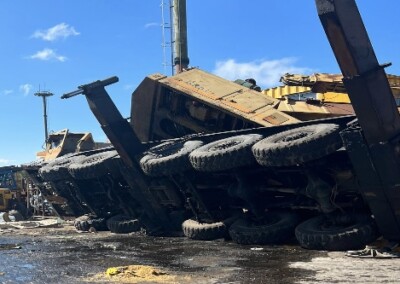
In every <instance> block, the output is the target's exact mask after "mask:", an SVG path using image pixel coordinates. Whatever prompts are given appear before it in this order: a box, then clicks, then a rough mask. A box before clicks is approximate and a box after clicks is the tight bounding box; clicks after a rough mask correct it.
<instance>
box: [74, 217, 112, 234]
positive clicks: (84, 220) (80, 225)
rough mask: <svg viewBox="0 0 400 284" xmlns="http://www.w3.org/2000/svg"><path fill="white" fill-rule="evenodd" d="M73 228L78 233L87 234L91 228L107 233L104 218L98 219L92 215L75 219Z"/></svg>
mask: <svg viewBox="0 0 400 284" xmlns="http://www.w3.org/2000/svg"><path fill="white" fill-rule="evenodd" d="M74 227H75V229H76V230H78V231H83V232H87V231H89V229H90V228H91V227H93V228H94V229H96V231H107V230H108V228H107V226H106V219H105V218H98V217H95V216H93V215H83V216H80V217H78V218H76V219H75V221H74Z"/></svg>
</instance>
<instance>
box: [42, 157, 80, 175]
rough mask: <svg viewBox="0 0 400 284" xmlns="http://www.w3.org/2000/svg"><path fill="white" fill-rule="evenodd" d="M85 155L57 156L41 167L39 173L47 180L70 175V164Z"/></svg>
mask: <svg viewBox="0 0 400 284" xmlns="http://www.w3.org/2000/svg"><path fill="white" fill-rule="evenodd" d="M83 158H84V156H82V155H78V156H65V157H59V158H56V159H55V160H54V161H52V162H50V163H48V164H47V165H45V166H44V167H42V168H40V169H39V174H40V176H41V177H42V178H43V180H45V181H58V180H62V179H65V178H66V177H69V176H70V175H69V172H68V166H69V165H70V164H72V163H76V162H78V161H80V160H81V159H83Z"/></svg>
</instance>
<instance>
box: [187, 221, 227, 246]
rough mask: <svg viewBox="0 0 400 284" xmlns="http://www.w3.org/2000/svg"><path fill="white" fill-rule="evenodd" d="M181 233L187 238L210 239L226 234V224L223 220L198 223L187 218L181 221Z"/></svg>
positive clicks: (222, 236) (220, 237) (219, 237)
mask: <svg viewBox="0 0 400 284" xmlns="http://www.w3.org/2000/svg"><path fill="white" fill-rule="evenodd" d="M182 230H183V234H184V235H185V236H186V237H188V238H189V239H193V240H204V241H212V240H216V239H222V238H225V237H226V236H227V226H226V225H225V223H224V222H215V223H199V222H198V221H195V220H192V219H188V220H186V221H185V222H183V223H182Z"/></svg>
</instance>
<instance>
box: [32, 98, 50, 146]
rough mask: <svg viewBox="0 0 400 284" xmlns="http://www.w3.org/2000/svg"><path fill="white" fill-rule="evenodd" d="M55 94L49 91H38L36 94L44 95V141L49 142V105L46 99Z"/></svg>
mask: <svg viewBox="0 0 400 284" xmlns="http://www.w3.org/2000/svg"><path fill="white" fill-rule="evenodd" d="M53 95H54V94H53V93H51V92H48V91H42V92H40V91H39V92H36V93H35V96H38V97H42V99H43V117H44V136H45V137H44V139H45V140H44V142H45V143H47V139H48V138H49V133H48V130H47V105H46V100H47V97H50V96H53Z"/></svg>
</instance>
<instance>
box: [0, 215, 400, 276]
mask: <svg viewBox="0 0 400 284" xmlns="http://www.w3.org/2000/svg"><path fill="white" fill-rule="evenodd" d="M49 225H51V224H50V223H49ZM53 225H54V227H50V228H49V227H47V228H43V227H37V226H33V225H32V226H29V225H25V226H22V227H21V226H19V227H20V228H19V229H17V228H16V227H10V226H4V225H0V283H398V279H400V270H399V269H398V265H399V261H400V260H398V259H354V258H349V257H346V256H345V253H343V252H324V251H322V252H321V251H308V250H304V249H302V248H300V247H299V246H298V245H297V244H295V243H294V244H291V245H281V246H242V245H237V244H235V243H233V242H231V241H225V240H217V241H194V240H188V239H186V238H159V237H158V238H155V237H149V236H146V235H144V234H143V233H132V234H126V235H117V234H113V233H110V232H94V233H79V232H77V231H76V230H75V229H74V227H73V226H72V224H71V222H66V223H63V224H62V225H57V222H55V223H54V222H53ZM17 227H18V226H17ZM24 227H25V228H24ZM26 227H29V228H26Z"/></svg>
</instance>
